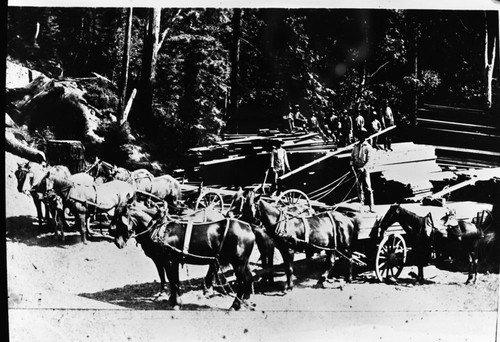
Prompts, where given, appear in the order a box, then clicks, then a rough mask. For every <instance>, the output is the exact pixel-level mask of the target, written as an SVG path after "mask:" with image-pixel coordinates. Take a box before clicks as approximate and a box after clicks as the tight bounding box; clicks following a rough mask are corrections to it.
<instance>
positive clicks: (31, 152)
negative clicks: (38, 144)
mask: <svg viewBox="0 0 500 342" xmlns="http://www.w3.org/2000/svg"><path fill="white" fill-rule="evenodd" d="M5 151H6V152H10V153H12V154H15V155H17V156H19V157H22V158H25V159H27V160H29V161H32V162H36V163H42V162H45V161H47V160H46V158H45V154H44V153H43V152H42V151H39V150H37V149H35V148H33V147H29V146H27V145H25V144H23V143H22V142H20V141H19V140H17V139H16V137H15V136H14V133H12V132H9V131H5Z"/></svg>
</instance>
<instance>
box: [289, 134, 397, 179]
mask: <svg viewBox="0 0 500 342" xmlns="http://www.w3.org/2000/svg"><path fill="white" fill-rule="evenodd" d="M394 128H396V126H391V127H387V128H386V129H384V130H382V131H380V132H378V133H375V134H372V135H370V136H369V137H368V138H366V140H369V139H371V138H374V137H377V136H379V135H382V134H385V133H387V132H389V131H391V130H393V129H394ZM354 145H355V143H352V144H350V145H347V146H345V147H340V148H339V149H337V150H336V151H333V152H329V153H327V154H326V155H325V156H323V157H320V158H318V159H316V160H314V161H312V162H310V163H307V164H306V165H302V166H301V167H298V168H296V169H294V170H292V171H290V172H288V173H286V174H284V175H283V176H281V177H279V178H280V180H283V179H286V178H288V177H290V176H292V175H294V174H296V173H298V172H300V171H303V170H305V169H307V168H309V167H311V166H313V165H316V164H318V163H320V162H322V161H323V160H326V159H328V158H331V157H333V156H335V155H337V154H340V153H341V152H345V151H349V150H351V149H352V147H353V146H354Z"/></svg>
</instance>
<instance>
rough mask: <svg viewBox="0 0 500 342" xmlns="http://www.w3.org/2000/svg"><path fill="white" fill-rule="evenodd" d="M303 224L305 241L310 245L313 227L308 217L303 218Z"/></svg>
mask: <svg viewBox="0 0 500 342" xmlns="http://www.w3.org/2000/svg"><path fill="white" fill-rule="evenodd" d="M301 219H302V223H303V224H304V241H305V242H306V243H309V235H310V234H311V227H310V226H309V222H308V221H307V218H306V217H301Z"/></svg>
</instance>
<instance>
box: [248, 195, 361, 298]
mask: <svg viewBox="0 0 500 342" xmlns="http://www.w3.org/2000/svg"><path fill="white" fill-rule="evenodd" d="M243 211H244V212H246V211H249V212H250V214H249V215H248V217H249V218H250V220H251V221H254V220H255V219H257V220H259V221H260V222H261V223H262V225H263V226H264V227H265V229H266V232H267V233H268V234H269V235H270V236H271V238H272V239H273V241H274V243H275V244H276V247H277V248H278V249H279V250H280V251H281V253H282V255H283V259H284V260H283V263H284V264H285V267H286V270H285V273H286V276H287V289H292V287H293V284H292V280H291V278H292V273H293V266H292V264H293V258H294V252H293V251H292V250H295V251H304V252H306V253H310V254H312V253H314V252H319V251H322V250H323V251H325V252H326V254H327V258H326V263H327V267H326V271H325V272H324V273H323V274H322V276H321V278H320V279H319V281H318V285H322V284H323V282H324V281H325V280H326V278H327V276H328V274H329V272H330V270H331V268H332V267H333V264H334V262H335V256H341V257H343V258H346V259H347V260H348V261H349V268H348V272H347V275H346V281H348V282H349V281H351V276H352V249H351V246H352V245H353V244H354V243H355V242H356V241H357V236H358V232H359V222H358V220H357V219H356V218H351V217H348V216H345V215H343V214H341V213H339V212H335V211H327V212H324V213H319V214H315V215H312V216H307V217H291V218H290V217H287V215H285V214H284V211H283V210H282V209H278V208H276V207H274V206H273V205H271V204H269V203H267V202H265V201H263V200H262V199H260V198H258V197H257V196H254V197H250V200H249V201H247V202H246V203H245V205H244V208H243ZM243 218H244V216H242V219H243ZM290 249H292V250H290Z"/></svg>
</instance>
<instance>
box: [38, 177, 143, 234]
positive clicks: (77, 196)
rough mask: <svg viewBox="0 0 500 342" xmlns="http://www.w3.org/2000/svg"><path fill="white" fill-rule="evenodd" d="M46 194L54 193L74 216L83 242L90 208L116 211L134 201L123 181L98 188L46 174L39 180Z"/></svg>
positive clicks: (108, 183) (129, 186)
mask: <svg viewBox="0 0 500 342" xmlns="http://www.w3.org/2000/svg"><path fill="white" fill-rule="evenodd" d="M41 187H42V188H43V189H45V191H51V190H54V192H55V193H56V194H57V195H58V196H59V197H61V199H62V201H63V205H64V207H68V208H69V209H70V211H71V212H72V213H73V215H74V216H75V224H77V227H79V228H80V232H81V236H82V242H83V243H84V244H86V243H87V232H88V231H89V222H88V221H89V218H90V212H91V210H89V209H95V208H97V209H99V210H102V211H107V212H111V211H113V210H114V212H115V213H116V211H117V210H118V209H119V208H120V207H121V206H123V205H125V204H127V202H128V201H131V200H132V199H134V196H135V189H134V187H133V186H132V185H130V184H128V183H127V182H123V181H111V182H107V183H104V184H100V185H92V186H88V185H81V184H77V183H74V182H72V181H71V180H70V179H65V178H62V177H57V176H54V175H51V174H50V173H48V174H47V175H46V176H45V177H44V178H43V180H42V183H41Z"/></svg>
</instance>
